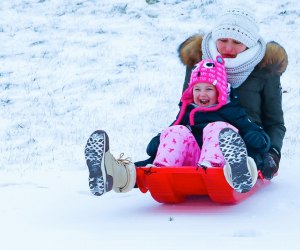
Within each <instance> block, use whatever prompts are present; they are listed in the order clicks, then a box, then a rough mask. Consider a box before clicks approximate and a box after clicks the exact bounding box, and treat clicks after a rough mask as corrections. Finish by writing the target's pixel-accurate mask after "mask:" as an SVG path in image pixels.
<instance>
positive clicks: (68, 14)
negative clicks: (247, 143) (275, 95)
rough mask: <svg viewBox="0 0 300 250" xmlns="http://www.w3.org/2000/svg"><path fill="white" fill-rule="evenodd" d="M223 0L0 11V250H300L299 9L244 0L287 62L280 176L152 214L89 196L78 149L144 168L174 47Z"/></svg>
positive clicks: (175, 87) (128, 198) (174, 104)
mask: <svg viewBox="0 0 300 250" xmlns="http://www.w3.org/2000/svg"><path fill="white" fill-rule="evenodd" d="M243 2H245V1H228V0H223V1H221V0H198V1H197V0H182V1H180V0H160V1H158V0H100V1H97V0H63V1H61V0H1V2H0V42H1V50H0V65H1V66H0V88H1V91H0V105H1V109H0V112H1V115H0V128H1V129H0V153H1V165H0V200H1V205H0V237H1V240H0V246H1V249H3V250H18V249H31V250H35V249H72V250H77V249H92V248H93V249H107V250H108V249H151V250H152V249H223V250H226V249H244V250H245V249H254V248H255V249H299V246H298V244H299V243H298V242H299V241H298V238H299V236H300V228H299V225H300V199H299V193H300V182H299V176H300V167H299V158H298V157H299V156H300V149H299V148H300V139H299V133H300V125H299V121H300V112H299V107H300V98H299V94H300V85H299V79H300V78H299V70H298V69H299V62H300V48H299V45H298V41H300V28H299V27H300V18H299V17H300V3H299V1H296V0H280V1H279V0H277V1H261V0H254V1H251V3H249V4H250V5H249V7H250V8H252V10H254V11H255V13H256V15H257V18H258V20H259V23H260V27H261V34H262V36H263V37H264V38H265V40H266V41H270V40H275V41H277V42H278V43H280V44H281V45H282V46H284V48H285V49H286V51H287V53H288V55H289V65H288V69H287V71H286V72H285V73H284V75H283V76H282V79H281V82H282V87H283V92H284V93H283V108H284V112H285V121H286V127H287V133H286V137H285V140H284V146H283V149H282V159H281V163H280V171H279V175H278V176H277V177H275V178H274V179H273V180H272V182H271V183H270V184H269V185H266V186H264V187H263V188H262V189H261V190H259V191H258V192H256V193H255V194H253V195H252V196H250V197H249V198H248V199H246V200H245V201H243V202H241V203H239V204H237V205H219V204H215V203H213V202H212V201H210V200H209V199H208V198H207V197H196V198H193V199H188V200H187V201H186V202H184V203H181V204H177V205H165V204H160V203H158V202H156V201H155V200H153V199H152V197H151V195H150V194H149V192H148V193H146V194H143V193H141V192H140V191H139V190H138V189H134V190H133V191H131V192H129V193H126V194H116V193H113V192H110V193H107V194H105V195H103V196H102V197H96V196H93V195H92V194H91V193H90V191H89V188H88V181H87V178H88V171H87V167H86V164H85V159H84V153H83V152H84V146H85V143H86V140H87V139H88V137H89V135H90V134H91V133H92V132H93V131H94V130H97V129H104V130H106V131H107V133H108V135H109V137H110V148H111V152H112V153H113V154H114V155H115V156H116V157H118V156H119V154H120V153H122V152H124V153H125V155H126V156H130V157H131V158H132V159H133V161H138V160H143V159H146V157H147V154H146V152H145V149H146V146H147V144H148V142H149V140H150V139H151V138H152V137H153V136H154V135H156V134H157V133H158V132H160V131H161V130H162V129H163V128H165V127H166V126H168V125H169V124H170V123H171V122H172V121H173V120H174V118H175V115H176V114H177V112H178V102H179V98H180V95H181V90H182V83H183V80H184V75H185V67H184V65H182V64H181V62H180V60H179V58H178V52H177V48H178V46H179V45H180V43H181V42H183V41H184V40H185V39H186V38H188V37H189V36H191V35H194V34H196V33H199V32H202V33H203V32H206V31H208V30H209V29H210V28H211V27H212V25H213V23H214V21H215V18H216V15H217V14H218V13H219V12H220V10H221V9H222V8H223V6H228V5H231V4H232V3H243Z"/></svg>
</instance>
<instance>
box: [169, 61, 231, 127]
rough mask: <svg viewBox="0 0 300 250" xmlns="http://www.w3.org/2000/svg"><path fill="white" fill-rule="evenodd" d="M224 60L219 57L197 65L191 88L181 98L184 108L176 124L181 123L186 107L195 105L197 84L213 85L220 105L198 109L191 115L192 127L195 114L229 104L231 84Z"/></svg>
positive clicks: (192, 76) (191, 79) (191, 80)
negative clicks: (194, 92)
mask: <svg viewBox="0 0 300 250" xmlns="http://www.w3.org/2000/svg"><path fill="white" fill-rule="evenodd" d="M224 63H225V62H224V59H223V58H222V57H221V56H217V57H216V60H211V59H205V60H202V61H201V62H199V63H197V64H196V65H195V68H194V69H193V71H192V73H191V78H190V82H189V87H188V88H187V89H186V90H185V91H184V92H183V94H182V97H181V102H182V108H181V111H180V114H179V117H178V119H177V121H176V123H175V124H174V125H176V124H179V123H180V120H181V119H182V117H183V115H184V112H185V109H186V106H187V105H189V104H191V103H193V102H194V100H193V88H194V86H195V85H196V84H197V83H211V84H213V85H214V86H215V87H216V89H217V91H218V94H219V95H218V103H217V104H216V105H215V106H212V107H197V108H195V109H193V111H192V112H191V114H190V121H191V125H193V123H194V114H195V112H197V111H202V112H209V111H215V110H218V109H220V108H221V107H222V106H224V105H225V104H226V103H227V100H228V91H229V84H228V83H227V74H226V71H225V67H224Z"/></svg>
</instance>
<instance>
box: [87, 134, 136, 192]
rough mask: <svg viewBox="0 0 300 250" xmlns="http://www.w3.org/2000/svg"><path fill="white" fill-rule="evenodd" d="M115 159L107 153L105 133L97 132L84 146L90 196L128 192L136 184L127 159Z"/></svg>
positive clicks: (133, 169) (131, 167)
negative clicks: (112, 191)
mask: <svg viewBox="0 0 300 250" xmlns="http://www.w3.org/2000/svg"><path fill="white" fill-rule="evenodd" d="M122 157H123V154H121V156H120V159H115V158H114V157H113V155H112V154H111V153H110V151H109V138H108V135H107V134H106V132H105V131H103V130H97V131H95V132H94V133H93V134H92V135H91V136H90V137H89V139H88V141H87V144H86V146H85V159H86V163H87V166H88V169H89V187H90V190H91V192H92V194H94V195H97V196H100V195H103V194H104V193H106V192H109V191H111V190H114V191H115V192H118V193H125V192H128V191H130V190H131V189H132V188H133V187H134V185H135V182H136V170H135V166H134V164H133V163H132V162H131V161H130V160H129V159H128V158H126V159H121V158H122Z"/></svg>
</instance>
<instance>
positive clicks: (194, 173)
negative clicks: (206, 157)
mask: <svg viewBox="0 0 300 250" xmlns="http://www.w3.org/2000/svg"><path fill="white" fill-rule="evenodd" d="M136 169H137V185H138V187H139V189H140V191H141V192H143V193H146V192H147V191H148V190H149V191H150V194H151V196H152V197H153V198H154V199H155V200H156V201H157V202H160V203H180V202H183V201H184V200H185V199H186V198H187V197H188V196H194V195H208V196H209V197H210V199H211V200H212V201H214V202H216V203H224V204H236V203H238V202H240V201H242V200H244V199H245V198H247V197H249V196H250V195H251V194H253V193H254V192H256V191H257V190H258V189H259V188H260V187H262V186H263V185H264V184H265V183H266V182H269V181H266V180H263V179H261V178H259V179H258V180H257V182H256V184H255V186H254V187H253V188H252V189H251V190H250V191H249V192H247V193H238V192H236V191H235V190H234V189H233V188H232V187H230V186H229V184H228V183H227V182H226V180H225V177H224V174H223V169H222V168H208V169H206V172H205V171H204V169H202V168H198V169H197V167H195V166H183V167H140V168H136Z"/></svg>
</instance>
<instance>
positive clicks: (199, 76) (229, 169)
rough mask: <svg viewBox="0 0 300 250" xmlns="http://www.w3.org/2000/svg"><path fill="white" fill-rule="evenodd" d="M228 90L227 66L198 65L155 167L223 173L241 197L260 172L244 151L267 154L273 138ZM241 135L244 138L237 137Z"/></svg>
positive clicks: (162, 138) (218, 63)
mask: <svg viewBox="0 0 300 250" xmlns="http://www.w3.org/2000/svg"><path fill="white" fill-rule="evenodd" d="M229 90H230V87H229V85H228V83H227V75H226V71H225V67H224V60H223V59H222V57H220V56H218V57H217V58H216V61H213V60H210V59H206V60H203V61H201V62H200V63H198V64H197V65H196V67H195V68H194V70H193V71H192V74H191V79H190V82H189V86H188V88H187V89H186V90H185V91H184V93H183V95H182V98H181V102H182V107H181V110H180V112H179V114H178V116H177V119H176V121H175V122H174V123H173V124H172V125H171V126H170V127H169V128H167V129H165V130H164V131H163V132H162V133H161V135H160V144H159V147H158V151H157V154H156V157H155V159H154V161H153V164H154V165H155V166H189V165H191V166H195V165H198V166H201V167H204V168H207V167H224V174H225V177H226V179H227V181H228V183H229V184H230V185H231V186H232V187H233V188H234V189H235V190H236V191H238V192H247V191H249V190H250V189H251V188H252V186H253V185H254V184H255V182H256V179H257V169H256V166H255V163H254V162H253V160H252V159H251V158H249V157H248V156H247V149H246V145H245V143H244V141H243V139H242V137H244V138H245V142H246V144H247V147H248V148H251V149H252V150H254V151H255V152H258V153H265V152H267V151H268V150H269V147H270V139H269V136H268V135H267V134H266V133H265V132H264V131H263V130H262V128H261V127H259V126H257V125H256V124H255V123H252V122H251V121H250V120H249V119H248V117H247V115H246V113H245V111H244V109H242V108H241V107H240V106H239V105H238V100H237V99H238V98H237V96H235V95H234V94H233V95H232V97H233V99H232V100H230V99H229V93H228V92H229ZM238 132H239V133H240V135H241V136H242V137H241V136H240V135H239V134H238Z"/></svg>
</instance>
